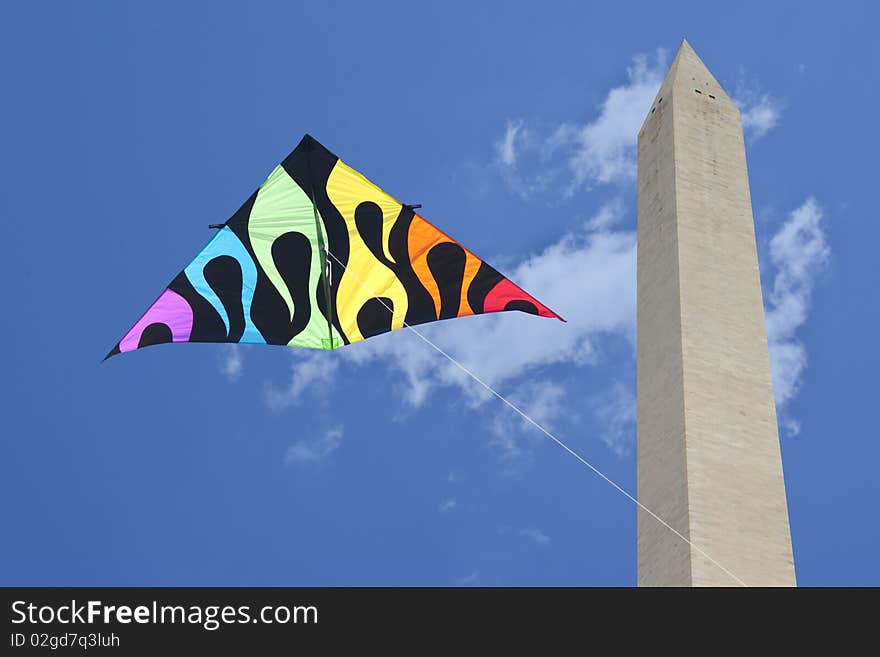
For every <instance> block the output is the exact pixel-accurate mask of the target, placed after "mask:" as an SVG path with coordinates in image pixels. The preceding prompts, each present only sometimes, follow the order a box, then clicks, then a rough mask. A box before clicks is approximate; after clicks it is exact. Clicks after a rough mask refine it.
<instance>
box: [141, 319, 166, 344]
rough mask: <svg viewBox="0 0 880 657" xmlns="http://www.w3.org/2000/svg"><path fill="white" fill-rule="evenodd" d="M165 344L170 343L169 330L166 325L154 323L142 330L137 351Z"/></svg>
mask: <svg viewBox="0 0 880 657" xmlns="http://www.w3.org/2000/svg"><path fill="white" fill-rule="evenodd" d="M166 342H171V329H170V328H169V327H168V326H167V325H166V324H162V323H159V322H156V323H154V324H150V325H149V326H147V328H145V329H144V332H143V333H142V334H141V339H140V342H138V349H140V348H141V347H149V346H150V345H154V344H164V343H166Z"/></svg>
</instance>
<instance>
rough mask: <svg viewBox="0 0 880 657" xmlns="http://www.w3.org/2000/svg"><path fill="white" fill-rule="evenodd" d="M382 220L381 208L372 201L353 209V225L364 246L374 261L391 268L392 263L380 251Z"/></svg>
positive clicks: (381, 250) (382, 251)
mask: <svg viewBox="0 0 880 657" xmlns="http://www.w3.org/2000/svg"><path fill="white" fill-rule="evenodd" d="M383 219H384V217H383V214H382V208H380V207H379V206H378V205H376V204H375V203H373V202H372V201H365V202H363V203H361V204H359V205H358V206H357V207H356V208H355V209H354V225H355V226H356V227H357V231H358V233H359V234H360V236H361V239H363V240H364V244H366V245H367V248H368V249H369V250H370V251H371V252H372V254H373V256H374V257H375V258H376V260H378V261H379V262H381V263H382V264H384V265H385V266H386V267H393V266H394V265H393V263H392V262H391V261H390V260H388V258H386V257H385V251H384V250H383V249H382V223H383Z"/></svg>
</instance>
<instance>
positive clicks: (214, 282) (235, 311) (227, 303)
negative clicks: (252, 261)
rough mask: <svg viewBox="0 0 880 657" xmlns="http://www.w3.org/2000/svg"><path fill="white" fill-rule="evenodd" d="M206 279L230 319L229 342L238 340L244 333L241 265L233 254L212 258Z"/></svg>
mask: <svg viewBox="0 0 880 657" xmlns="http://www.w3.org/2000/svg"><path fill="white" fill-rule="evenodd" d="M204 274H205V280H206V281H207V282H208V285H210V286H211V289H212V290H214V293H215V294H216V295H217V296H218V297H219V298H220V302H221V303H222V304H223V308H224V309H225V310H226V317H227V318H228V319H229V336H228V338H227V339H228V341H229V342H238V341H239V340H241V336H242V334H243V333H244V325H245V318H244V306H243V304H242V301H241V293H242V275H241V265H240V264H239V263H238V260H236V259H235V258H233V257H232V256H218V257H216V258H212V259H211V260H210V261H209V262H208V263H207V264H206V265H205V269H204Z"/></svg>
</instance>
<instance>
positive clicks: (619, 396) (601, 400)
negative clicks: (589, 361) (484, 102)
mask: <svg viewBox="0 0 880 657" xmlns="http://www.w3.org/2000/svg"><path fill="white" fill-rule="evenodd" d="M591 406H592V407H593V414H594V416H595V418H596V420H597V424H598V425H599V427H600V428H601V433H600V437H601V438H602V442H604V443H605V444H606V445H607V446H608V448H609V449H610V450H611V451H612V452H614V453H615V454H617V456H620V457H623V456H626V455H628V454H629V453H630V452H631V451H632V446H633V444H634V443H635V438H636V432H635V425H636V396H635V394H634V393H633V391H632V390H631V389H630V388H629V387H627V386H625V385H623V384H622V383H620V382H619V381H618V382H615V383H614V384H613V385H612V386H611V387H609V388H608V389H607V390H606V391H605V392H603V393H601V394H599V395H596V396H595V397H594V398H593V399H592V400H591Z"/></svg>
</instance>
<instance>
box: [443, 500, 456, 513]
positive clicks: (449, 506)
mask: <svg viewBox="0 0 880 657" xmlns="http://www.w3.org/2000/svg"><path fill="white" fill-rule="evenodd" d="M456 506H458V502H456V501H455V499H454V498H451V497H450V498H449V499H446V500H443V501H442V502H440V513H446V512H447V511H452V510H453V509H454V508H455V507H456Z"/></svg>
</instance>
